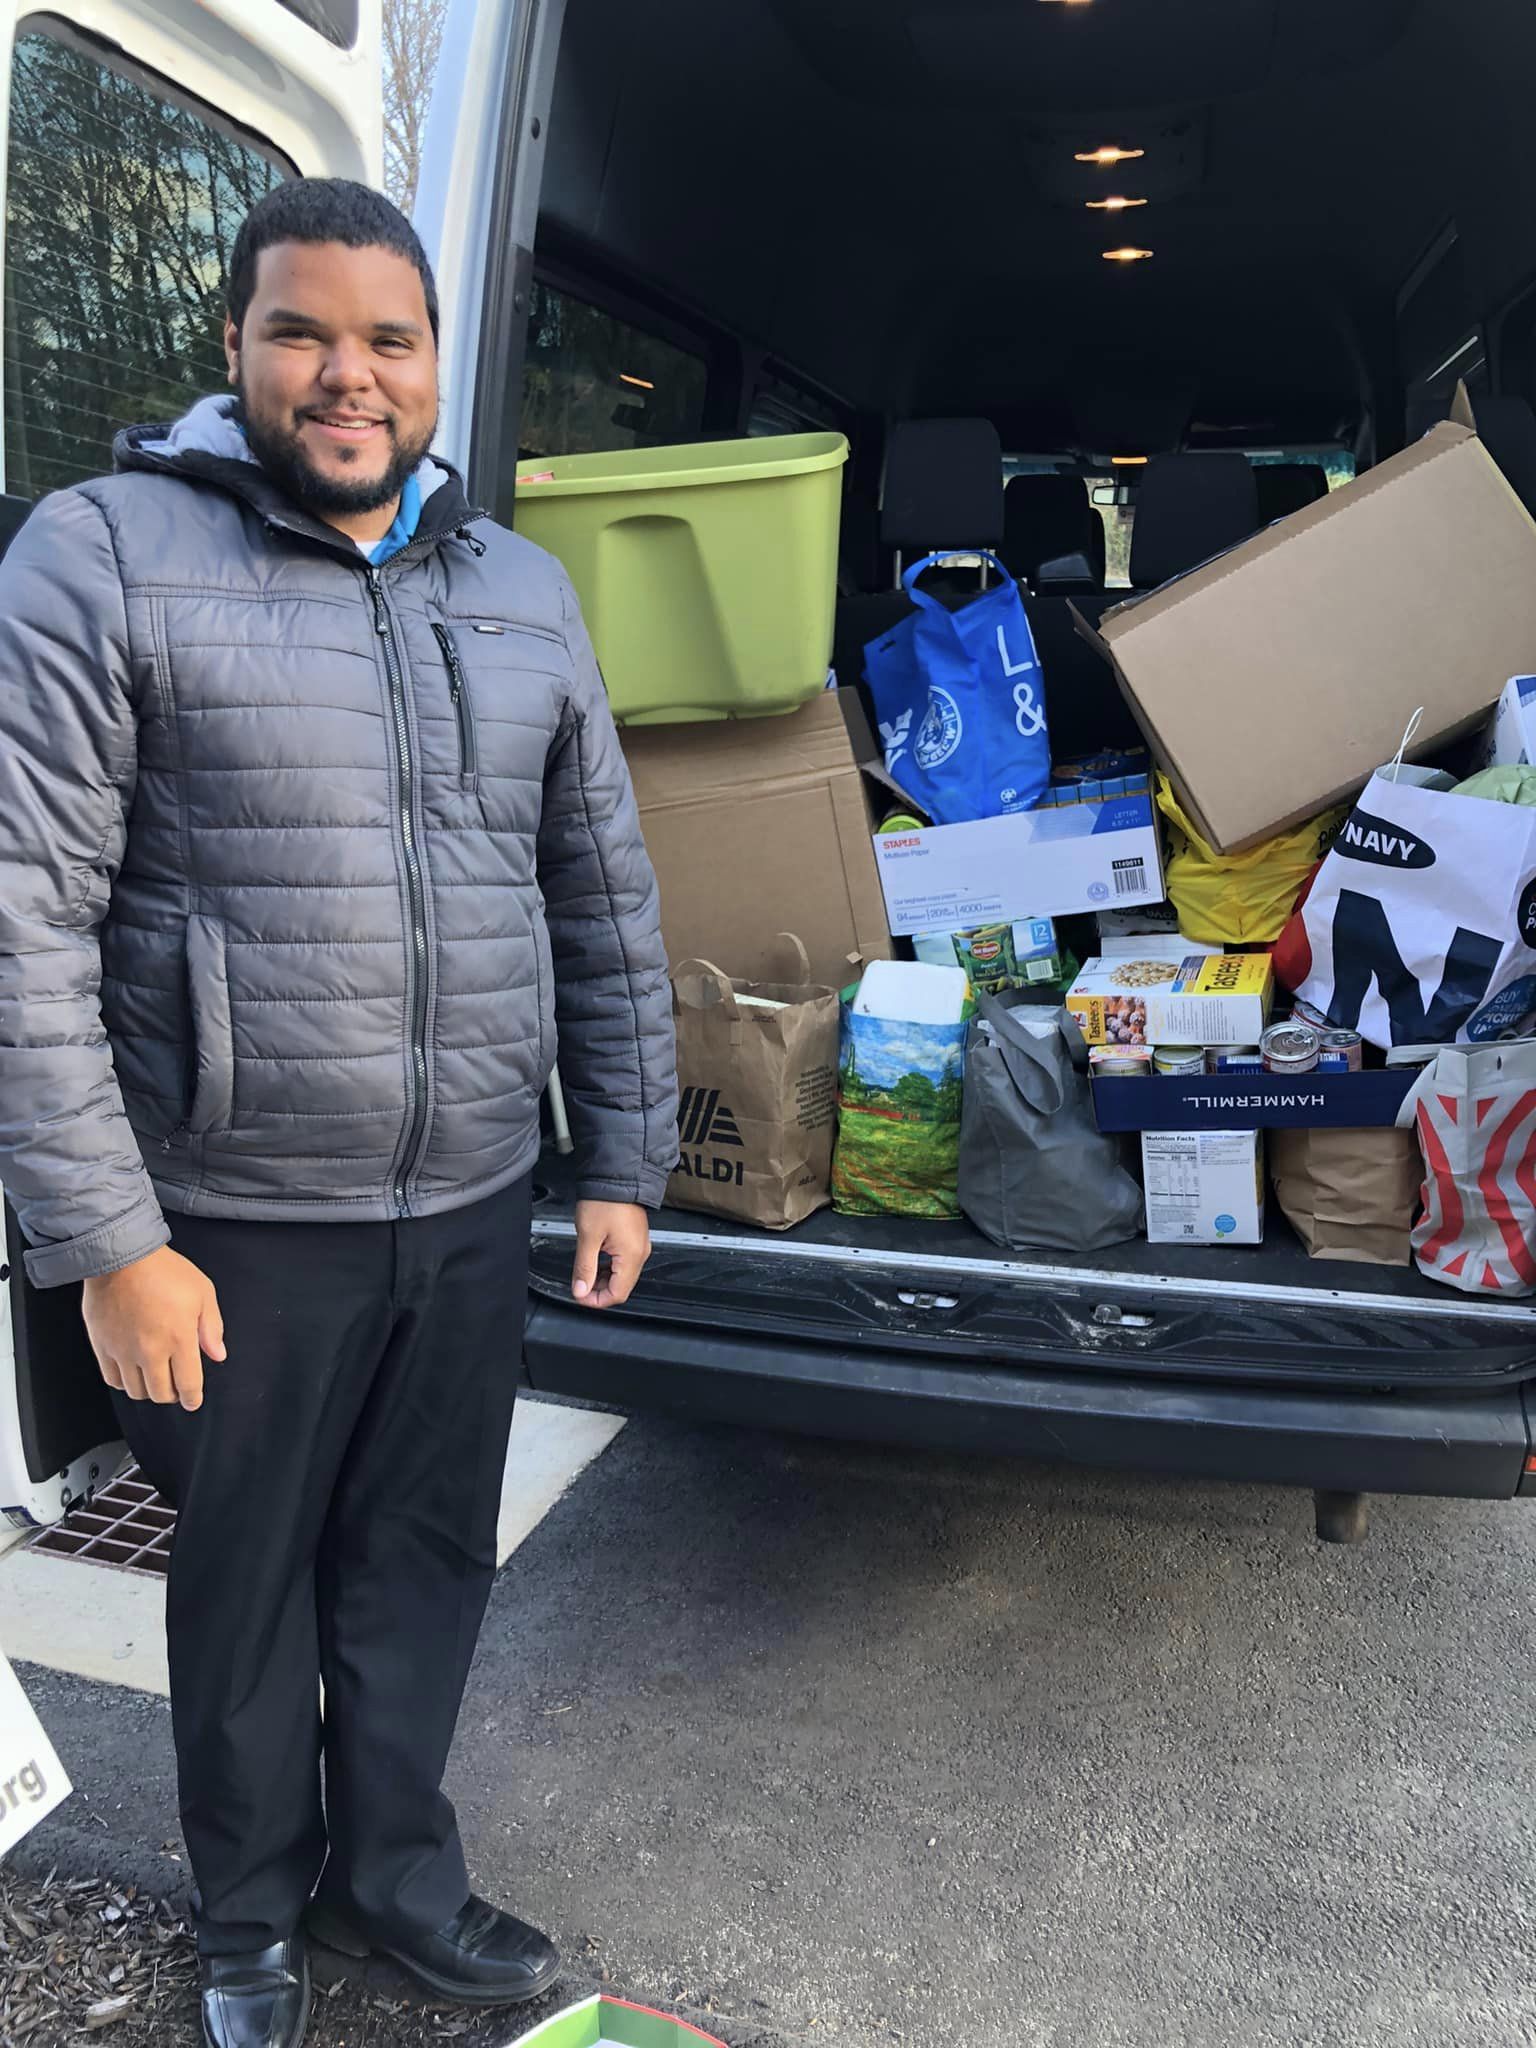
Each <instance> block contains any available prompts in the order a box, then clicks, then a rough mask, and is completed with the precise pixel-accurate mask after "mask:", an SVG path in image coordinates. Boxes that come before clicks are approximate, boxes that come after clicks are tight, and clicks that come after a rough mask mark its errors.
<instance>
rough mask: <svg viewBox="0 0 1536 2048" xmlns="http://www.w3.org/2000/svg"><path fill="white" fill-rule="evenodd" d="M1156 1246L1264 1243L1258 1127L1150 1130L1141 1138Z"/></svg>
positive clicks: (1150, 1228)
mask: <svg viewBox="0 0 1536 2048" xmlns="http://www.w3.org/2000/svg"><path fill="white" fill-rule="evenodd" d="M1141 1164H1142V1172H1143V1174H1144V1177H1145V1180H1146V1188H1147V1237H1148V1240H1149V1242H1151V1243H1152V1244H1262V1243H1263V1242H1264V1139H1263V1137H1262V1135H1261V1134H1260V1133H1259V1132H1258V1131H1147V1132H1145V1133H1144V1134H1143V1136H1142V1140H1141Z"/></svg>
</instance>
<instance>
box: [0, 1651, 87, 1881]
mask: <svg viewBox="0 0 1536 2048" xmlns="http://www.w3.org/2000/svg"><path fill="white" fill-rule="evenodd" d="M70 1790H71V1787H70V1782H69V1780H68V1778H66V1777H65V1775H64V1766H63V1765H62V1764H61V1763H60V1762H59V1759H58V1757H57V1756H56V1755H55V1754H54V1748H53V1744H52V1743H51V1742H50V1741H49V1740H48V1738H47V1736H46V1735H45V1734H44V1733H43V1724H42V1722H41V1721H39V1720H38V1718H37V1716H36V1714H35V1713H33V1711H32V1705H31V1702H30V1701H29V1700H28V1698H27V1696H26V1694H25V1693H24V1692H23V1691H22V1689H21V1681H20V1679H18V1678H17V1676H16V1674H15V1672H14V1671H13V1670H12V1669H11V1667H10V1665H9V1664H8V1663H7V1662H6V1660H5V1658H4V1657H3V1656H0V1856H4V1855H5V1854H6V1852H7V1851H8V1850H10V1849H14V1848H15V1846H16V1844H17V1843H18V1842H19V1841H20V1840H21V1838H22V1836H23V1835H25V1834H27V1833H29V1832H30V1831H31V1830H32V1829H33V1828H35V1827H36V1826H37V1823H38V1822H39V1821H40V1820H41V1819H42V1818H43V1816H44V1815H45V1814H49V1813H52V1811H53V1809H54V1808H55V1807H56V1806H58V1805H60V1804H61V1803H62V1802H63V1801H64V1800H65V1799H67V1798H68V1797H69V1794H70Z"/></svg>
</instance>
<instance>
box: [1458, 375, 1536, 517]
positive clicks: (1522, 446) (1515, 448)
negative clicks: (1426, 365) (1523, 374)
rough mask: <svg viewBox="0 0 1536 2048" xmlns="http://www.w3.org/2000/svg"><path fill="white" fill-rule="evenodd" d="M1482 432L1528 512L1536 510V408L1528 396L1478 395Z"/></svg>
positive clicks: (1476, 409)
mask: <svg viewBox="0 0 1536 2048" xmlns="http://www.w3.org/2000/svg"><path fill="white" fill-rule="evenodd" d="M1472 411H1473V416H1474V417H1475V419H1476V421H1477V431H1478V436H1479V438H1480V439H1481V441H1482V443H1483V446H1484V447H1485V448H1486V449H1487V450H1488V453H1489V454H1490V455H1491V456H1492V457H1493V459H1494V461H1495V462H1496V463H1497V464H1498V465H1499V468H1500V469H1501V470H1503V472H1504V475H1505V477H1506V479H1507V480H1508V482H1509V483H1510V484H1511V485H1512V486H1513V487H1514V491H1515V495H1516V496H1517V497H1518V498H1519V500H1520V502H1521V503H1522V504H1523V505H1524V507H1525V509H1526V511H1527V512H1530V513H1532V514H1536V412H1533V411H1532V409H1531V404H1530V401H1529V399H1525V398H1475V399H1474V400H1473V401H1472Z"/></svg>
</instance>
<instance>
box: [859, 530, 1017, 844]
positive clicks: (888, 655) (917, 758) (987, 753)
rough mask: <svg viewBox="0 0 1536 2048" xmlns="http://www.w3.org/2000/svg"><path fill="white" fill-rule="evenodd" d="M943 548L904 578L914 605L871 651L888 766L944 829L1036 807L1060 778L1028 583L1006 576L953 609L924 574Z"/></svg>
mask: <svg viewBox="0 0 1536 2048" xmlns="http://www.w3.org/2000/svg"><path fill="white" fill-rule="evenodd" d="M944 559H945V557H944V556H943V555H925V556H924V558H923V559H922V561H920V562H914V563H913V564H912V566H911V568H910V569H908V571H907V572H906V574H905V575H904V576H903V577H902V579H901V580H902V583H903V585H904V586H905V588H906V592H907V595H908V596H909V597H910V598H911V600H912V602H913V603H914V604H915V605H916V606H917V610H916V611H915V612H911V613H909V614H908V616H907V617H906V618H904V619H903V620H902V621H901V622H900V624H899V625H896V626H893V627H892V628H891V630H890V632H888V633H882V634H881V636H880V638H879V639H878V640H871V641H870V643H869V645H868V646H867V647H866V648H865V650H864V677H865V680H866V681H867V682H868V684H869V687H870V689H871V690H872V691H873V693H874V699H875V715H876V717H877V718H878V720H879V724H880V738H881V742H882V744H883V746H884V748H885V768H886V773H887V774H888V775H890V776H891V777H892V778H893V780H895V781H896V782H898V783H899V784H900V785H901V787H902V788H903V789H904V790H905V791H906V792H907V794H908V796H910V797H911V799H912V801H913V803H915V804H916V805H917V806H918V807H919V808H920V809H921V810H923V811H926V812H927V814H928V816H929V817H930V818H932V820H933V822H934V823H935V824H936V825H960V824H964V823H966V822H968V821H969V820H970V819H972V818H996V817H1000V816H1001V815H1002V814H1003V813H1004V812H1005V811H1027V810H1030V809H1032V808H1033V806H1034V805H1035V804H1037V803H1038V802H1039V800H1040V798H1041V797H1042V796H1043V795H1044V794H1045V789H1046V785H1047V783H1048V782H1049V781H1050V779H1051V742H1050V737H1049V735H1048V734H1047V732H1046V729H1045V692H1044V689H1043V687H1042V685H1041V680H1040V662H1039V659H1038V657H1037V656H1036V653H1035V642H1034V636H1033V635H1032V634H1031V632H1030V630H1029V620H1028V619H1027V618H1026V617H1025V615H1024V604H1023V600H1022V599H1021V598H1020V596H1019V586H1018V584H1017V583H1016V582H1015V581H1014V580H1013V578H1012V577H1011V576H1010V575H1009V573H1008V571H1007V570H1006V569H1005V568H1004V567H1003V565H1002V563H1001V562H999V561H998V559H997V557H996V556H995V555H983V556H982V560H983V561H984V562H990V563H991V564H992V566H993V567H994V568H995V569H996V570H997V572H998V574H999V576H1001V578H1002V581H1001V583H999V584H997V585H995V586H994V587H993V588H992V589H991V590H986V591H983V592H982V593H981V595H980V596H979V597H974V598H972V599H971V601H970V603H969V604H968V605H966V606H964V608H963V609H962V610H960V611H957V612H951V611H947V610H946V609H945V607H944V606H943V605H942V604H940V603H939V601H938V599H937V598H935V597H932V596H930V595H929V593H928V592H927V591H925V590H919V589H918V587H917V579H918V577H919V576H921V575H922V573H923V571H924V570H925V569H927V568H930V567H931V566H932V565H933V564H934V563H935V562H940V561H943V560H944Z"/></svg>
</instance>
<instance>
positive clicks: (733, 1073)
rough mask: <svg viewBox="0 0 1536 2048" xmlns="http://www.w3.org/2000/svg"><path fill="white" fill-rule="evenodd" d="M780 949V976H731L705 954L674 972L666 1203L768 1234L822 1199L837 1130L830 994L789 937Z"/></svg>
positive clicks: (827, 1193)
mask: <svg viewBox="0 0 1536 2048" xmlns="http://www.w3.org/2000/svg"><path fill="white" fill-rule="evenodd" d="M781 945H782V946H783V947H784V948H785V949H786V950H787V952H788V955H789V956H790V957H789V961H788V963H787V965H786V972H785V977H784V979H783V980H782V981H761V982H757V981H732V979H731V978H730V976H729V975H727V974H723V973H722V972H721V971H720V969H719V968H718V967H714V966H711V965H710V963H709V962H708V961H707V960H689V961H686V962H684V964H683V965H682V966H681V967H679V968H677V969H675V971H674V973H673V976H672V1010H673V1015H674V1017H675V1018H676V1022H677V1068H678V1079H679V1081H680V1083H681V1088H682V1095H681V1102H680V1106H679V1110H678V1139H679V1143H680V1145H681V1153H680V1156H679V1159H678V1164H677V1170H676V1172H675V1173H674V1174H673V1176H672V1179H671V1182H670V1184H669V1185H668V1188H667V1200H668V1202H670V1203H671V1204H672V1205H673V1206H674V1207H675V1208H679V1209H704V1210H707V1211H709V1212H710V1213H711V1214H712V1215H716V1216H731V1217H735V1218H736V1219H737V1220H738V1221H739V1222H742V1223H757V1224H761V1225H762V1226H763V1227H764V1228H765V1229H768V1230H787V1229H788V1228H789V1226H790V1225H791V1224H792V1223H800V1222H803V1221H804V1219H805V1218H806V1217H807V1216H809V1215H810V1214H811V1213H812V1212H813V1211H814V1210H816V1209H820V1208H823V1207H825V1205H826V1204H827V1202H829V1201H830V1200H831V1188H830V1182H831V1176H832V1139H833V1134H834V1132H835V1129H836V1102H837V1031H838V1003H837V993H836V991H835V990H834V989H830V988H823V987H820V986H818V985H817V984H815V983H813V982H812V981H811V980H810V979H809V973H810V966H809V962H808V960H807V957H806V952H805V948H804V947H803V946H802V945H801V944H800V942H799V940H798V939H795V938H793V937H791V936H790V935H789V934H787V933H786V934H784V935H783V936H782V939H781ZM744 999H745V1000H744Z"/></svg>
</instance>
